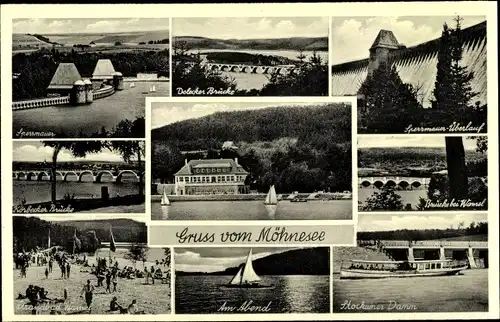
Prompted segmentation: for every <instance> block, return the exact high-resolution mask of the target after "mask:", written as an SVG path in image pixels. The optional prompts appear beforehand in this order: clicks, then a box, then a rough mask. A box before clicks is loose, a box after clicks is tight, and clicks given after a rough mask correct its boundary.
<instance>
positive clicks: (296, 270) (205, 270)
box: [174, 247, 330, 314]
mask: <svg viewBox="0 0 500 322" xmlns="http://www.w3.org/2000/svg"><path fill="white" fill-rule="evenodd" d="M174 260H175V313H176V314H266V313H267V314H276V313H329V312H330V265H329V262H330V248H329V247H313V248H307V247H304V248H286V247H253V248H249V247H223V248H215V247H198V248H174Z"/></svg>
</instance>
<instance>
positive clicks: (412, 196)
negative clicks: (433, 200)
mask: <svg viewBox="0 0 500 322" xmlns="http://www.w3.org/2000/svg"><path fill="white" fill-rule="evenodd" d="M374 192H381V190H379V189H377V188H371V187H370V188H359V189H358V200H359V201H361V202H362V203H365V202H366V200H367V199H368V198H370V197H371V196H372V195H373V193H374ZM396 194H398V195H400V196H401V202H402V203H403V205H406V204H408V203H409V204H411V205H412V207H413V208H414V209H415V207H416V206H417V205H418V204H419V203H420V202H419V198H427V190H426V189H415V190H397V191H396Z"/></svg>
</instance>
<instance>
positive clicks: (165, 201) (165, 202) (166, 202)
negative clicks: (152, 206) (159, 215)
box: [161, 190, 170, 206]
mask: <svg viewBox="0 0 500 322" xmlns="http://www.w3.org/2000/svg"><path fill="white" fill-rule="evenodd" d="M161 204H162V206H168V205H170V200H168V197H167V193H166V192H165V190H163V196H162V197H161Z"/></svg>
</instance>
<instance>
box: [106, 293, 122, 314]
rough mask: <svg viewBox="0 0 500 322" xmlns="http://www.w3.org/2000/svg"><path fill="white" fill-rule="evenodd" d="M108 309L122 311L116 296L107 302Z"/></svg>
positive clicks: (115, 311)
mask: <svg viewBox="0 0 500 322" xmlns="http://www.w3.org/2000/svg"><path fill="white" fill-rule="evenodd" d="M109 311H110V312H112V313H121V312H122V311H123V307H122V306H121V305H120V304H118V298H117V297H116V296H114V297H113V299H112V300H111V302H110V303H109Z"/></svg>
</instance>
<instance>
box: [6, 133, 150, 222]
mask: <svg viewBox="0 0 500 322" xmlns="http://www.w3.org/2000/svg"><path fill="white" fill-rule="evenodd" d="M12 145H13V146H12V148H13V151H12V181H13V187H12V193H13V207H12V212H13V213H14V214H33V213H37V214H39V213H52V214H54V213H142V214H144V213H145V212H146V210H145V193H144V187H145V180H144V174H145V171H144V169H145V164H146V155H145V142H144V141H137V140H131V141H119V140H109V141H81V140H78V141H61V140H59V141H54V140H47V141H27V140H20V141H14V142H13V143H12Z"/></svg>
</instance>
